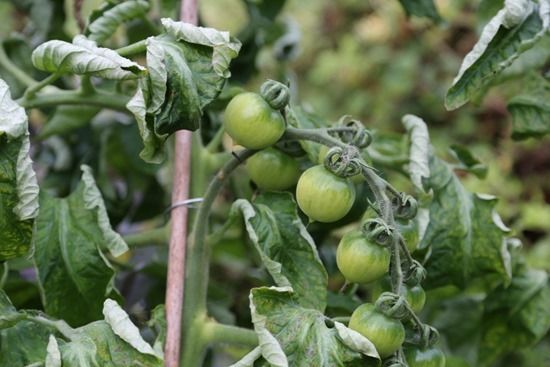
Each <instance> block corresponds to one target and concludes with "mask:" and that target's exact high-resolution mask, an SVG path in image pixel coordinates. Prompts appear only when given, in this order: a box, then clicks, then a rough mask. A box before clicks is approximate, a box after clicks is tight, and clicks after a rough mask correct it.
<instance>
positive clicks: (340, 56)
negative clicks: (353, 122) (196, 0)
mask: <svg viewBox="0 0 550 367" xmlns="http://www.w3.org/2000/svg"><path fill="white" fill-rule="evenodd" d="M200 3H201V19H202V21H203V22H204V24H205V25H207V26H213V27H217V28H220V29H228V30H231V31H233V32H235V31H238V30H240V29H242V27H244V26H245V25H246V24H247V23H248V19H247V13H246V9H245V7H244V5H243V2H242V1H240V0H201V2H200ZM502 3H503V1H487V0H439V1H436V4H437V7H438V10H439V12H440V14H441V17H442V18H443V21H442V23H440V24H434V23H433V22H432V21H431V20H429V19H425V18H423V19H419V18H415V17H411V18H409V19H408V18H407V17H406V15H405V13H404V11H403V9H402V7H401V6H400V4H399V3H398V2H397V1H387V0H370V1H364V0H343V1H330V0H289V1H287V3H286V5H285V7H284V9H283V11H282V14H281V16H280V19H281V20H282V21H283V22H284V23H285V24H286V26H287V35H286V36H287V38H288V35H289V34H290V35H291V36H295V37H297V38H298V37H299V44H298V46H297V47H295V49H293V50H292V51H288V50H287V52H288V53H290V54H291V55H290V56H286V57H285V58H284V61H283V62H281V59H282V57H281V55H280V53H281V51H280V45H278V44H276V43H275V44H274V45H272V46H270V47H264V48H263V49H262V50H261V52H260V54H259V55H258V58H257V60H256V66H257V69H258V71H259V73H258V75H256V76H255V77H254V78H253V80H251V81H250V82H249V84H248V86H247V87H248V88H251V89H255V88H256V89H257V87H258V85H259V84H261V82H262V81H263V80H265V79H266V78H273V77H275V76H277V77H278V78H279V79H280V80H289V81H290V82H291V83H292V84H291V85H292V86H293V87H295V89H297V90H295V92H296V93H297V94H299V99H300V101H301V102H302V103H305V104H306V105H309V106H310V107H311V109H312V110H313V111H315V112H316V113H317V114H319V115H320V116H323V117H326V118H327V119H329V120H330V121H336V120H338V118H339V117H341V116H343V115H346V114H350V115H352V116H353V117H355V118H357V119H359V120H361V121H363V122H364V124H365V125H366V126H368V127H369V128H374V129H376V130H379V131H384V132H386V131H395V132H402V131H404V129H403V127H402V125H401V117H402V116H403V115H404V114H406V113H412V114H415V115H418V116H420V117H422V118H423V119H424V120H425V121H426V122H427V124H428V126H429V129H430V136H431V139H432V142H433V144H434V146H435V149H436V150H437V151H438V152H440V153H442V154H445V153H446V149H447V148H448V147H449V146H450V145H452V144H460V145H467V146H468V147H469V148H470V149H471V150H472V152H473V153H474V154H475V155H476V156H478V157H479V158H480V160H481V161H482V162H483V163H485V164H486V165H487V166H488V167H489V171H488V172H489V173H488V176H487V178H486V179H484V180H480V179H478V178H476V177H475V176H473V175H467V176H466V175H465V176H464V177H463V178H464V181H465V183H466V186H467V187H468V188H469V189H470V190H472V191H476V192H485V193H490V194H492V195H495V196H498V197H499V198H500V202H499V205H498V211H499V212H500V214H501V215H502V217H503V219H504V222H505V223H507V224H508V225H509V226H510V227H511V228H512V229H513V230H514V231H515V234H516V236H518V237H520V238H521V239H522V241H523V243H524V246H526V247H528V248H529V249H530V250H531V252H532V254H533V256H531V257H530V260H531V262H533V265H535V266H538V267H544V268H546V269H548V268H550V237H549V236H550V206H549V205H548V204H549V203H550V180H549V179H550V139H549V138H548V137H547V138H544V139H541V140H536V139H531V140H525V141H514V140H512V139H511V117H510V115H509V113H508V112H507V110H506V101H507V100H508V99H509V98H510V96H513V95H514V94H515V93H516V92H517V89H518V86H517V80H515V79H511V80H510V81H509V82H506V83H505V84H503V85H501V86H499V87H498V88H493V89H492V90H490V92H489V94H488V95H487V96H486V97H485V98H484V99H483V100H482V101H477V103H473V104H467V105H465V106H463V107H461V108H459V109H458V110H455V111H451V112H448V111H446V109H445V107H444V97H445V93H446V91H447V89H448V88H449V86H450V85H451V83H452V80H453V78H454V76H455V75H456V72H457V70H458V68H459V67H460V63H461V62H462V59H463V58H464V56H465V55H466V53H467V52H468V51H470V50H471V48H472V47H473V45H474V44H475V42H476V41H477V39H478V36H479V32H480V30H481V29H482V27H483V26H484V25H485V24H486V22H487V21H488V20H489V19H490V18H491V17H492V16H493V15H494V14H495V13H496V12H497V11H498V10H499V9H500V7H501V5H502ZM220 10H222V11H220ZM288 28H290V30H288ZM549 60H550V59H547V64H546V70H548V67H549V66H550V65H549Z"/></svg>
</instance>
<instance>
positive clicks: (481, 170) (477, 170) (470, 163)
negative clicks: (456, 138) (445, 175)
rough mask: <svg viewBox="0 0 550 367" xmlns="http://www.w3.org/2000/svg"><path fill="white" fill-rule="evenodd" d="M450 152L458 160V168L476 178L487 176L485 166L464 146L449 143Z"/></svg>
mask: <svg viewBox="0 0 550 367" xmlns="http://www.w3.org/2000/svg"><path fill="white" fill-rule="evenodd" d="M451 153H452V154H453V156H454V157H455V158H456V159H457V160H458V161H459V162H460V166H459V167H458V168H460V169H463V170H465V171H468V172H470V173H472V174H474V175H475V176H476V177H478V178H485V177H486V176H487V170H488V168H487V166H486V165H485V164H483V163H482V162H481V161H480V160H479V158H477V157H476V156H474V155H473V154H472V152H471V151H470V150H469V149H468V148H467V147H465V146H463V145H459V144H453V145H451Z"/></svg>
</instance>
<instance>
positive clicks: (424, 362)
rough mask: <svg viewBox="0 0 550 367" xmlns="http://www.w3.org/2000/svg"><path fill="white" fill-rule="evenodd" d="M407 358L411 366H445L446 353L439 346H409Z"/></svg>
mask: <svg viewBox="0 0 550 367" xmlns="http://www.w3.org/2000/svg"><path fill="white" fill-rule="evenodd" d="M405 359H406V360H407V364H408V365H409V367H445V354H443V352H442V351H441V350H439V349H437V348H427V349H419V348H407V349H405Z"/></svg>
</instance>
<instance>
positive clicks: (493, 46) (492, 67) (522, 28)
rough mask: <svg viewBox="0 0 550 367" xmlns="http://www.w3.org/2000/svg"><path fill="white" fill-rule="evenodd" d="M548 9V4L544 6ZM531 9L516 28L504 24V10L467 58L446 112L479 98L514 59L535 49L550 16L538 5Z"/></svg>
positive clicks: (488, 27)
mask: <svg viewBox="0 0 550 367" xmlns="http://www.w3.org/2000/svg"><path fill="white" fill-rule="evenodd" d="M544 1H547V0H544ZM546 7H548V4H546V5H544V8H546ZM541 8H543V5H542V4H541ZM544 8H543V10H544ZM531 9H532V11H531V13H530V14H529V15H528V16H527V17H526V18H525V20H523V21H522V22H521V23H519V24H516V25H514V26H511V24H504V23H505V21H506V17H507V16H509V12H508V11H507V9H503V10H501V11H500V12H499V13H498V14H497V15H496V16H495V17H494V18H493V19H492V20H491V22H490V23H489V24H488V25H487V26H486V27H485V29H484V30H483V34H482V35H481V37H480V40H479V41H478V43H477V44H476V45H475V46H474V48H473V50H472V51H470V53H469V54H468V55H466V57H465V58H464V61H463V63H462V66H461V68H460V71H459V72H458V75H457V76H456V78H455V80H454V81H453V85H452V86H451V88H450V89H449V90H448V92H447V96H446V99H445V106H446V107H447V109H449V110H453V109H456V108H458V107H460V106H462V105H464V104H465V103H466V102H468V101H469V100H470V99H472V98H475V97H477V96H478V94H479V91H483V90H485V88H486V87H487V86H488V85H489V84H490V83H491V82H492V81H493V80H494V79H495V78H497V77H498V76H499V75H500V74H501V73H502V72H503V71H504V70H505V69H506V68H507V67H508V66H510V65H511V64H512V62H513V61H514V60H515V59H517V58H518V57H519V56H520V55H521V54H522V53H523V52H525V51H527V50H528V49H530V48H531V47H533V45H535V43H537V41H538V40H539V39H540V38H541V37H542V36H543V35H544V33H545V32H546V29H547V28H548V22H549V20H548V19H547V18H548V17H550V14H547V13H546V12H545V11H541V12H539V7H537V6H531ZM539 13H540V14H539ZM541 16H542V17H544V19H542V18H541Z"/></svg>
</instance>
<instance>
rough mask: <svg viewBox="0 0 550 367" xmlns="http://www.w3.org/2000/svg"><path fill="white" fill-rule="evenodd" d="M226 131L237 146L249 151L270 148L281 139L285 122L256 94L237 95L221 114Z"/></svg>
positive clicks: (277, 112)
mask: <svg viewBox="0 0 550 367" xmlns="http://www.w3.org/2000/svg"><path fill="white" fill-rule="evenodd" d="M224 126H225V131H226V132H227V133H228V134H229V136H231V137H232V138H233V140H235V141H236V142H237V143H238V144H240V145H242V146H244V147H246V148H250V149H263V148H267V147H268V146H271V145H273V144H275V143H276V142H277V140H279V139H280V138H281V136H283V134H284V132H285V121H284V119H283V116H282V115H281V114H280V113H279V111H277V110H274V109H273V108H271V107H270V106H269V104H267V102H266V101H265V100H264V99H263V98H262V97H261V96H260V95H259V94H256V93H250V92H248V93H241V94H237V95H236V96H235V97H233V99H232V100H231V101H230V102H229V104H228V105H227V108H226V109H225V113H224Z"/></svg>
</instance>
